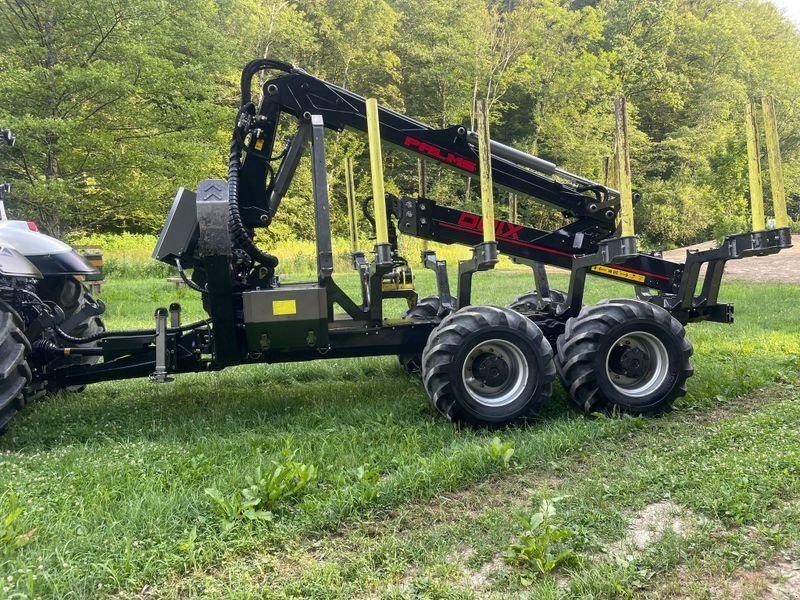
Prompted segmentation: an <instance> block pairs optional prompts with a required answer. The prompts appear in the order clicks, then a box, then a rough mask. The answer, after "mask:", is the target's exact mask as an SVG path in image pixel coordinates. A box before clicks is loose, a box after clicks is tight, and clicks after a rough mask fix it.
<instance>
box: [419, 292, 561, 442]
mask: <svg viewBox="0 0 800 600" xmlns="http://www.w3.org/2000/svg"><path fill="white" fill-rule="evenodd" d="M422 375H423V383H424V385H425V390H426V391H427V392H428V395H429V396H430V399H431V402H433V405H434V406H435V407H436V409H437V410H438V411H439V412H441V413H442V414H443V415H444V416H446V417H447V418H448V419H450V420H451V421H456V422H459V423H464V424H468V425H487V426H500V425H506V424H508V423H511V422H512V421H514V420H516V419H520V418H525V417H530V416H533V415H535V414H536V412H537V411H538V409H539V408H540V407H541V405H542V404H543V403H544V402H545V401H546V400H547V399H548V398H549V397H550V395H551V393H552V386H553V379H555V376H556V369H555V366H554V364H553V351H552V350H551V348H550V345H549V344H548V343H547V341H546V340H545V339H544V335H542V332H541V330H540V329H539V328H538V327H537V326H536V324H535V323H533V322H532V321H531V320H529V319H526V318H525V317H524V316H522V315H521V314H519V313H518V312H516V311H513V310H511V309H508V308H501V307H499V306H469V307H466V308H464V309H463V310H459V311H457V312H454V313H452V314H451V315H449V316H448V317H446V318H445V319H444V320H443V321H442V322H441V323H440V324H439V326H438V327H437V328H436V329H434V331H433V333H432V334H431V337H430V338H428V343H427V345H426V346H425V350H424V351H423V353H422Z"/></svg>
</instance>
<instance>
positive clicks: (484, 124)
mask: <svg viewBox="0 0 800 600" xmlns="http://www.w3.org/2000/svg"><path fill="white" fill-rule="evenodd" d="M491 144H492V142H491V138H490V136H489V114H488V111H487V110H486V107H485V106H484V104H483V102H478V155H479V157H480V170H481V212H482V214H483V242H484V244H486V243H489V242H494V241H495V236H494V190H493V189H492V146H491Z"/></svg>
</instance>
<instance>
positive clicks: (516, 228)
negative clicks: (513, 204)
mask: <svg viewBox="0 0 800 600" xmlns="http://www.w3.org/2000/svg"><path fill="white" fill-rule="evenodd" d="M520 231H522V225H514V224H513V223H506V237H507V238H511V239H514V240H518V239H519V232H520ZM497 235H500V232H498V233H497Z"/></svg>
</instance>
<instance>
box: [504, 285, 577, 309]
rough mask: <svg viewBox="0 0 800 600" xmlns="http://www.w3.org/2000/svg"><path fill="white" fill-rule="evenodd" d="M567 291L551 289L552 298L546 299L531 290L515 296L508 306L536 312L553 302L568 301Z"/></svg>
mask: <svg viewBox="0 0 800 600" xmlns="http://www.w3.org/2000/svg"><path fill="white" fill-rule="evenodd" d="M566 300H567V293H566V292H562V291H561V290H550V300H549V301H548V300H544V299H542V298H540V297H539V292H538V291H536V290H531V291H529V292H525V293H524V294H522V295H520V296H517V297H516V298H514V299H513V300H512V301H511V302H510V303H509V304H508V308H510V309H512V310H518V311H523V312H534V311H541V310H546V309H547V307H548V306H549V305H551V304H552V303H553V302H566Z"/></svg>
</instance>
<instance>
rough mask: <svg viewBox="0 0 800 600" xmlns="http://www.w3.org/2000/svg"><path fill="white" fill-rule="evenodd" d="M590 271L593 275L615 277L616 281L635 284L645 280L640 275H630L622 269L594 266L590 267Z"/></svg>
mask: <svg viewBox="0 0 800 600" xmlns="http://www.w3.org/2000/svg"><path fill="white" fill-rule="evenodd" d="M592 271H594V272H595V273H602V274H603V275H609V276H610V277H616V278H617V279H624V280H626V281H635V282H636V283H644V280H645V276H644V275H640V274H639V273H631V272H630V271H625V270H623V269H617V268H616V267H609V266H606V265H597V266H594V267H592Z"/></svg>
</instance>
